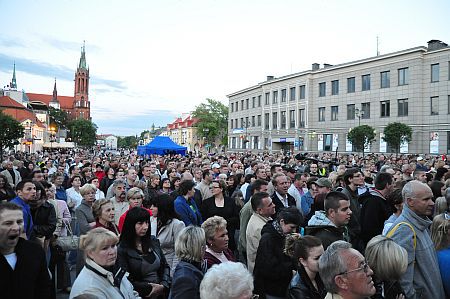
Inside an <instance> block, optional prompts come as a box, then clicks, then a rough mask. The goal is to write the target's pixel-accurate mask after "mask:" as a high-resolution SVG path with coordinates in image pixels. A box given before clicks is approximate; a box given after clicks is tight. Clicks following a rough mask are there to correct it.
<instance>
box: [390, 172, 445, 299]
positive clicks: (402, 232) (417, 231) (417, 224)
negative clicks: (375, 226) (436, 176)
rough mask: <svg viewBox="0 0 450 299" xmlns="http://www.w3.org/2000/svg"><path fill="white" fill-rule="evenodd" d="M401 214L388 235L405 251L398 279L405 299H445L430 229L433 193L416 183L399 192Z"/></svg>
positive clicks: (416, 181) (424, 185)
mask: <svg viewBox="0 0 450 299" xmlns="http://www.w3.org/2000/svg"><path fill="white" fill-rule="evenodd" d="M402 197H403V201H404V204H403V211H402V213H401V215H400V216H399V217H398V218H397V220H396V221H395V222H394V223H393V224H392V226H391V229H390V230H389V231H388V233H387V236H390V237H391V238H392V239H393V240H394V241H395V242H396V243H397V244H399V245H400V246H402V247H403V248H405V249H406V251H407V252H408V268H407V269H406V272H405V274H403V276H402V277H401V278H400V285H401V286H402V288H403V291H404V292H405V295H406V298H433V299H436V298H445V294H444V288H443V286H442V280H441V276H440V273H439V266H438V261H437V256H436V251H435V249H434V245H433V241H432V240H431V236H430V232H429V227H430V225H431V220H430V218H428V217H431V216H432V215H433V210H434V202H433V192H432V191H431V189H430V187H428V185H427V184H424V183H422V182H420V181H418V180H413V181H410V182H408V183H407V184H406V185H405V186H404V187H403V189H402Z"/></svg>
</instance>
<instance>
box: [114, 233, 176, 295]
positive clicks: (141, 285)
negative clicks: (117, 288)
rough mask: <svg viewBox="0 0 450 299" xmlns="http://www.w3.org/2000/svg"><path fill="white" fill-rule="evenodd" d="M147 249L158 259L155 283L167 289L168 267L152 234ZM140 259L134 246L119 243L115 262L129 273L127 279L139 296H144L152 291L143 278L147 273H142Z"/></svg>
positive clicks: (168, 286) (168, 279)
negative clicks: (158, 264)
mask: <svg viewBox="0 0 450 299" xmlns="http://www.w3.org/2000/svg"><path fill="white" fill-rule="evenodd" d="M149 250H152V251H153V252H154V253H155V254H156V255H157V256H158V257H159V259H160V267H159V269H158V271H157V276H158V279H159V282H155V283H159V284H161V285H163V286H164V288H165V289H166V291H168V290H169V288H170V283H171V279H170V267H169V265H168V264H167V262H166V258H165V257H164V254H163V252H162V250H161V247H160V245H159V240H158V239H157V238H156V237H154V236H152V238H151V246H150V249H149ZM142 260H143V257H142V256H141V255H140V254H139V253H138V251H137V250H136V249H135V248H130V247H128V246H126V244H123V243H121V244H119V247H118V250H117V263H118V264H119V266H120V267H122V269H124V270H125V271H127V272H128V273H130V275H129V276H128V280H129V281H130V282H131V284H132V285H133V287H134V290H135V291H137V292H138V293H139V295H140V296H141V297H145V296H148V294H150V292H151V291H152V286H151V285H150V283H149V282H148V281H145V280H144V277H145V276H146V274H147V273H142V267H141V265H142Z"/></svg>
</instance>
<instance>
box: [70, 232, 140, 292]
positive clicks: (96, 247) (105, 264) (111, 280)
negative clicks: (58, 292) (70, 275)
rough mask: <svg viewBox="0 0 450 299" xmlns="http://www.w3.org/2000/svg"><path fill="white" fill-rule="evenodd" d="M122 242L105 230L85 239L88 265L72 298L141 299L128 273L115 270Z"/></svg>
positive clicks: (77, 280) (82, 246)
mask: <svg viewBox="0 0 450 299" xmlns="http://www.w3.org/2000/svg"><path fill="white" fill-rule="evenodd" d="M118 242H119V239H118V238H117V236H116V235H114V233H112V232H111V231H109V230H107V229H105V228H101V227H98V228H94V229H93V230H91V231H89V232H88V233H87V234H86V235H83V236H81V239H80V249H81V250H83V251H84V253H85V255H86V265H85V266H84V268H83V270H81V272H80V274H79V275H78V277H77V279H75V282H74V283H73V286H72V290H71V292H70V297H69V298H70V299H72V298H75V297H77V296H79V295H93V296H95V298H105V299H106V298H108V299H122V298H125V299H132V298H139V296H138V294H137V293H136V292H135V291H134V290H133V285H132V284H131V283H130V282H129V281H128V278H127V277H128V273H126V272H125V271H123V270H122V269H120V268H118V269H117V268H116V267H115V263H116V259H117V246H116V245H117V243H118Z"/></svg>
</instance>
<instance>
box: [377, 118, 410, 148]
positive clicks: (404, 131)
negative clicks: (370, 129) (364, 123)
mask: <svg viewBox="0 0 450 299" xmlns="http://www.w3.org/2000/svg"><path fill="white" fill-rule="evenodd" d="M411 137H412V129H411V127H410V126H408V125H406V124H403V123H399V122H394V123H389V124H388V125H387V126H386V128H384V137H383V140H384V141H385V142H387V143H388V144H389V145H390V146H391V147H393V148H394V149H395V152H396V153H397V154H398V153H399V152H400V145H401V144H402V143H404V142H410V141H411Z"/></svg>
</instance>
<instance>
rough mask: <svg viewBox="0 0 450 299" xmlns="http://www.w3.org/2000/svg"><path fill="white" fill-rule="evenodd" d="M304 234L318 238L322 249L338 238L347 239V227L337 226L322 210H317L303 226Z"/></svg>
mask: <svg viewBox="0 0 450 299" xmlns="http://www.w3.org/2000/svg"><path fill="white" fill-rule="evenodd" d="M305 234H306V235H311V236H315V237H317V238H319V239H320V240H321V241H322V245H323V248H324V249H327V247H328V246H329V245H330V244H331V243H333V242H334V241H338V240H345V241H349V236H348V230H347V227H345V226H343V227H337V226H336V225H334V223H333V222H331V220H330V219H328V217H327V216H326V215H325V212H324V211H317V212H316V213H315V214H314V216H312V217H311V219H310V220H309V221H308V226H307V227H305Z"/></svg>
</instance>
